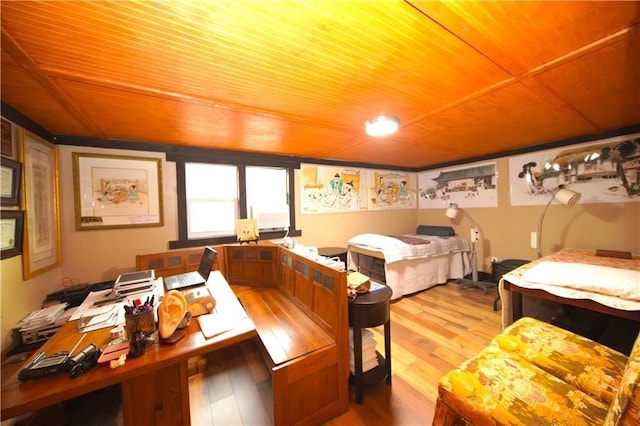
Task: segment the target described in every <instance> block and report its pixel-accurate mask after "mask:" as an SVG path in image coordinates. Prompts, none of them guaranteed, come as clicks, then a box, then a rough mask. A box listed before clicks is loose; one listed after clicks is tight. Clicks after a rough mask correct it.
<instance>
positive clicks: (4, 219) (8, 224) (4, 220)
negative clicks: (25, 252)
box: [0, 210, 24, 259]
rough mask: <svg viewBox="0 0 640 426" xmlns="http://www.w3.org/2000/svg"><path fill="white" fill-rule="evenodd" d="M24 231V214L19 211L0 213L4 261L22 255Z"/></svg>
mask: <svg viewBox="0 0 640 426" xmlns="http://www.w3.org/2000/svg"><path fill="white" fill-rule="evenodd" d="M23 231H24V213H23V212H21V211H17V210H3V211H2V212H0V241H1V243H2V255H1V256H0V257H1V258H2V259H8V258H10V257H13V256H18V255H19V254H20V253H22V232H23Z"/></svg>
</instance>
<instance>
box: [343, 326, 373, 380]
mask: <svg viewBox="0 0 640 426" xmlns="http://www.w3.org/2000/svg"><path fill="white" fill-rule="evenodd" d="M349 352H350V355H351V356H350V358H349V366H350V367H351V373H354V374H355V371H356V367H355V360H354V357H353V329H352V328H349ZM377 366H378V357H377V355H376V341H375V340H374V338H373V332H372V331H371V330H367V329H366V328H365V329H363V330H362V372H363V373H364V372H365V371H369V370H371V369H372V368H374V367H377Z"/></svg>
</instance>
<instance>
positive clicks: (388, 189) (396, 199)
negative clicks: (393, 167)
mask: <svg viewBox="0 0 640 426" xmlns="http://www.w3.org/2000/svg"><path fill="white" fill-rule="evenodd" d="M367 182H368V184H369V185H368V193H367V195H368V200H367V201H368V202H369V209H370V210H389V209H403V208H410V209H414V208H416V205H417V202H416V198H417V197H416V193H417V191H416V184H415V182H416V175H415V173H409V172H394V171H389V170H368V171H367Z"/></svg>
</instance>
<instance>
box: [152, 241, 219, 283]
mask: <svg viewBox="0 0 640 426" xmlns="http://www.w3.org/2000/svg"><path fill="white" fill-rule="evenodd" d="M217 255H218V252H217V251H215V250H214V249H212V248H211V247H205V248H204V253H202V258H201V259H200V266H198V270H197V271H192V272H185V273H184V274H178V275H172V276H170V277H165V279H164V286H165V288H166V289H167V290H181V289H183V288H188V287H194V286H197V285H202V284H204V283H206V282H207V279H208V278H209V273H210V272H211V268H212V267H213V262H215V260H216V256H217Z"/></svg>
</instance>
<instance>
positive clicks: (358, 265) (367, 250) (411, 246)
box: [347, 225, 471, 299]
mask: <svg viewBox="0 0 640 426" xmlns="http://www.w3.org/2000/svg"><path fill="white" fill-rule="evenodd" d="M347 249H348V251H347V265H348V268H349V269H351V270H356V271H359V272H361V273H363V274H366V275H369V276H370V277H371V279H372V280H374V281H380V282H383V283H385V284H386V285H388V286H389V287H391V289H392V290H393V296H392V299H398V298H400V297H402V296H405V295H409V294H413V293H415V292H418V291H421V290H426V289H428V288H431V287H433V286H436V285H438V284H445V283H446V282H447V281H448V280H450V279H459V278H463V277H464V276H465V275H467V274H468V273H470V271H471V266H470V263H469V251H470V249H469V242H468V241H467V240H465V239H464V238H461V237H459V236H457V235H455V231H454V230H453V228H452V227H450V226H428V225H420V226H418V228H417V229H416V232H415V233H414V234H406V235H395V236H388V235H381V234H359V235H356V236H354V237H352V238H351V239H350V240H349V241H348V242H347Z"/></svg>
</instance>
